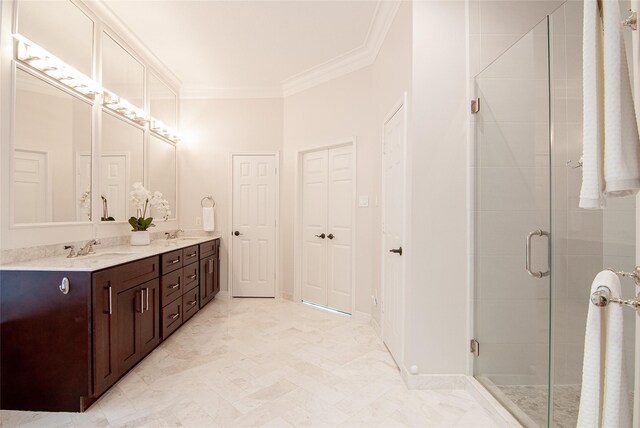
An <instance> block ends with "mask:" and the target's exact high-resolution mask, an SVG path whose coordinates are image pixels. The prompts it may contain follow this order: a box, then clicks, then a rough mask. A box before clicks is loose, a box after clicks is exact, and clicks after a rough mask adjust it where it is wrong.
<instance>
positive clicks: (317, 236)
mask: <svg viewBox="0 0 640 428" xmlns="http://www.w3.org/2000/svg"><path fill="white" fill-rule="evenodd" d="M315 236H316V238H320V239H324V238H325V237H326V236H327V235H325V234H324V233H321V234H320V235H315Z"/></svg>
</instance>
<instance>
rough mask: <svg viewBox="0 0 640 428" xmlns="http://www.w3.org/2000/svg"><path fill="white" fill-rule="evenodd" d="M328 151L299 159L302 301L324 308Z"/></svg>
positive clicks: (325, 295) (325, 299)
mask: <svg viewBox="0 0 640 428" xmlns="http://www.w3.org/2000/svg"><path fill="white" fill-rule="evenodd" d="M327 164H328V151H327V150H320V151H317V152H311V153H306V154H304V155H303V158H302V186H303V188H302V300H303V301H305V302H309V303H315V304H317V305H322V306H327V303H328V301H327V297H328V294H327V269H326V267H327V238H326V230H327V166H328V165H327Z"/></svg>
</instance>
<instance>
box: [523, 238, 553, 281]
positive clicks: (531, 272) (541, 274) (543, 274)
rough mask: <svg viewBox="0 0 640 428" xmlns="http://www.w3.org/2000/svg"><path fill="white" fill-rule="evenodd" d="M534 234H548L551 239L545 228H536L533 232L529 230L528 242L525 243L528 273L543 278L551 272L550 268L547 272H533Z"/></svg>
mask: <svg viewBox="0 0 640 428" xmlns="http://www.w3.org/2000/svg"><path fill="white" fill-rule="evenodd" d="M534 236H546V237H547V239H549V232H545V231H544V230H540V229H538V230H534V231H532V232H529V234H528V235H527V242H526V245H525V267H524V268H525V269H526V270H527V273H528V274H529V275H531V276H532V277H534V278H543V277H545V276H549V274H550V273H551V271H550V270H547V271H546V272H540V271H538V272H533V271H532V270H531V239H532V238H533V237H534Z"/></svg>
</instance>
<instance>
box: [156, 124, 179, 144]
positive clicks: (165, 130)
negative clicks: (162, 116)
mask: <svg viewBox="0 0 640 428" xmlns="http://www.w3.org/2000/svg"><path fill="white" fill-rule="evenodd" d="M149 129H150V130H151V131H153V132H155V133H156V134H158V135H161V136H163V137H164V138H166V139H168V140H171V141H173V142H174V143H177V142H178V141H180V138H178V133H177V132H176V131H174V130H173V129H172V128H170V127H168V126H167V125H165V124H164V123H162V122H161V121H159V120H158V119H154V118H151V123H150V125H149Z"/></svg>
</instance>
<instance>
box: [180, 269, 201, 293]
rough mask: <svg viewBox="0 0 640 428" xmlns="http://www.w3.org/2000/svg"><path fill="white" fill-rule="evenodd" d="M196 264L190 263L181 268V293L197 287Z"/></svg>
mask: <svg viewBox="0 0 640 428" xmlns="http://www.w3.org/2000/svg"><path fill="white" fill-rule="evenodd" d="M198 277H199V275H198V263H197V262H196V263H191V264H190V265H188V266H185V267H183V268H182V278H183V279H184V287H183V290H182V292H183V293H186V292H187V291H189V290H191V289H192V288H193V287H197V286H198V280H199V278H198Z"/></svg>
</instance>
